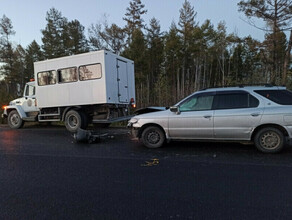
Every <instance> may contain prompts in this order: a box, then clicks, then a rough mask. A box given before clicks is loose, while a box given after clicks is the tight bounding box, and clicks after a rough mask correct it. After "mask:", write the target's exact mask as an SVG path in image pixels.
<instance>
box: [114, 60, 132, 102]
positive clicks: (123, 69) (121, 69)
mask: <svg viewBox="0 0 292 220" xmlns="http://www.w3.org/2000/svg"><path fill="white" fill-rule="evenodd" d="M117 73H118V91H119V102H129V97H128V75H127V63H126V62H124V61H122V60H117Z"/></svg>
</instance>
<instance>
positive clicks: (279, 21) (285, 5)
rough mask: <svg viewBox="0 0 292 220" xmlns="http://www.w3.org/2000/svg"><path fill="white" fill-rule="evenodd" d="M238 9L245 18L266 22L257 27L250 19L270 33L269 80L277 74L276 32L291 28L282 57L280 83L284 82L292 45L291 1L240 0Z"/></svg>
mask: <svg viewBox="0 0 292 220" xmlns="http://www.w3.org/2000/svg"><path fill="white" fill-rule="evenodd" d="M238 6H239V11H241V12H244V14H245V15H246V16H247V18H249V19H250V18H252V17H256V18H260V19H262V20H264V21H265V22H266V24H267V27H268V28H260V27H257V26H256V24H254V22H252V20H251V19H250V20H249V21H250V23H251V24H252V25H253V26H255V27H257V28H260V29H262V30H264V31H269V32H271V33H272V35H271V37H272V38H271V39H272V44H271V45H270V46H271V49H270V51H271V52H272V56H271V57H272V59H273V61H272V62H273V64H272V65H273V66H272V73H271V82H272V83H275V82H276V76H277V52H276V51H277V47H278V44H281V42H279V41H278V40H280V41H281V39H279V38H278V37H277V32H282V31H285V30H291V32H290V39H289V41H288V45H287V47H286V51H285V58H284V62H283V63H284V66H283V74H282V83H283V84H285V83H286V78H287V68H288V66H289V60H290V51H291V46H292V29H291V21H292V1H291V0H273V1H271V0H258V1H255V0H242V1H240V2H239V3H238Z"/></svg>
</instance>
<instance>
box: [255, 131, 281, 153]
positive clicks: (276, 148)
mask: <svg viewBox="0 0 292 220" xmlns="http://www.w3.org/2000/svg"><path fill="white" fill-rule="evenodd" d="M254 143H255V146H256V147H257V149H258V150H260V151H262V152H264V153H277V152H280V151H281V150H282V149H283V148H284V146H285V137H284V135H283V133H282V132H281V131H280V130H279V129H277V128H274V127H266V128H262V129H261V130H259V131H258V132H257V133H256V135H255V137H254Z"/></svg>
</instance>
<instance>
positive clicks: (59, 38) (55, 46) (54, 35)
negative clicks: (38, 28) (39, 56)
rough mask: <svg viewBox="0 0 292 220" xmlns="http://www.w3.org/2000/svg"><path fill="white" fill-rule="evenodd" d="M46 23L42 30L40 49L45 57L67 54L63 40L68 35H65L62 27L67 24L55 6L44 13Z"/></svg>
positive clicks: (65, 39) (64, 40)
mask: <svg viewBox="0 0 292 220" xmlns="http://www.w3.org/2000/svg"><path fill="white" fill-rule="evenodd" d="M46 21H47V25H46V28H45V29H44V30H42V34H43V37H42V42H43V45H42V49H43V51H44V57H45V58H46V59H51V58H56V57H61V56H64V55H66V54H68V53H69V52H68V50H67V49H66V47H65V42H66V41H67V40H68V37H69V36H66V32H64V27H66V25H67V19H66V18H64V17H63V16H62V13H61V12H59V11H58V10H57V9H55V8H51V9H50V10H49V11H48V12H47V15H46Z"/></svg>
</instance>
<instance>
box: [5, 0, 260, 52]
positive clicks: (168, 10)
mask: <svg viewBox="0 0 292 220" xmlns="http://www.w3.org/2000/svg"><path fill="white" fill-rule="evenodd" d="M129 2H130V0H83V1H80V0H9V1H8V0H0V17H2V16H3V14H5V15H6V16H7V17H8V18H10V19H11V21H12V24H13V28H14V30H15V31H16V35H15V36H14V37H13V38H12V40H13V41H14V42H15V43H17V44H21V45H22V46H24V47H26V46H27V45H28V44H30V43H31V42H32V41H33V40H36V41H37V42H38V43H39V44H41V43H42V42H41V37H42V34H41V31H40V30H41V29H44V28H45V26H46V20H45V16H46V12H47V11H48V10H49V9H50V8H52V7H55V8H56V9H57V10H59V11H61V13H62V15H63V16H64V17H66V18H68V19H69V21H71V20H73V19H77V20H79V21H80V23H81V24H82V25H83V26H85V28H86V31H87V29H88V27H89V26H90V25H91V24H92V23H96V22H97V21H100V20H102V19H103V17H104V15H106V16H107V20H108V22H109V23H116V24H118V25H119V26H124V25H125V21H123V19H122V18H123V17H124V14H125V13H126V8H127V7H128V6H129ZM183 2H184V0H142V3H143V4H145V9H147V10H148V12H147V14H146V15H145V16H144V17H143V18H144V21H145V22H146V24H148V23H149V20H150V19H151V18H152V17H155V18H156V19H158V20H159V21H160V25H161V29H162V31H168V30H169V27H170V25H171V22H172V21H174V22H175V23H176V24H177V22H178V20H179V9H180V8H181V7H182V4H183ZM190 2H191V4H192V6H194V9H195V11H196V12H197V17H196V20H197V21H198V22H199V24H202V23H203V22H204V21H205V20H206V19H210V20H211V22H212V24H213V25H214V26H217V24H218V22H220V21H225V22H226V26H227V31H228V33H232V32H235V33H237V34H238V36H240V37H244V36H248V35H251V36H252V37H253V38H255V39H258V40H263V38H264V33H263V32H262V31H260V30H257V29H255V28H254V27H251V26H249V25H248V24H247V23H245V22H244V21H242V19H246V18H245V16H244V15H243V14H242V13H239V12H238V7H237V3H238V2H239V1H238V0H190Z"/></svg>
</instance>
